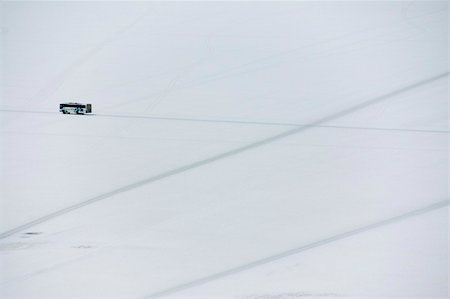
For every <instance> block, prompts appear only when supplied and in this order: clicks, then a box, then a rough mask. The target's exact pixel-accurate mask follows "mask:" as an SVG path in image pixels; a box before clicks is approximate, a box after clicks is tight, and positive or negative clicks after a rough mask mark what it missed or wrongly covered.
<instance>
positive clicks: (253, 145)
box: [0, 72, 449, 239]
mask: <svg viewBox="0 0 450 299" xmlns="http://www.w3.org/2000/svg"><path fill="white" fill-rule="evenodd" d="M448 74H449V73H448V72H446V73H443V74H439V75H437V76H434V77H432V78H428V79H426V80H423V81H420V82H416V83H414V84H411V85H408V86H406V87H403V88H400V89H397V90H395V91H392V92H389V93H387V94H384V95H381V96H378V97H375V98H373V99H371V100H368V101H364V102H362V103H360V104H357V105H354V106H351V107H349V108H347V109H344V110H341V111H338V112H336V113H333V114H330V115H328V116H325V117H323V118H320V119H318V120H316V121H313V122H311V123H309V124H307V125H305V126H302V127H295V128H293V129H290V130H287V131H285V132H283V133H280V134H277V135H274V136H271V137H268V138H264V139H262V140H259V141H256V142H253V143H250V144H247V145H244V146H242V147H238V148H235V149H233V150H230V151H227V152H224V153H221V154H218V155H215V156H212V157H209V158H206V159H204V160H200V161H196V162H193V163H190V164H187V165H184V166H181V167H178V168H175V169H172V170H169V171H166V172H163V173H161V174H159V175H156V176H152V177H149V178H146V179H143V180H140V181H138V182H135V183H132V184H129V185H126V186H123V187H120V188H117V189H114V190H112V191H109V192H106V193H103V194H100V195H98V196H94V197H92V198H90V199H88V200H85V201H82V202H80V203H77V204H74V205H72V206H69V207H66V208H64V209H61V210H58V211H55V212H53V213H50V214H48V215H45V216H42V217H40V218H37V219H35V220H33V221H30V222H28V223H25V224H23V225H20V226H18V227H16V228H13V229H11V230H8V231H5V232H3V233H1V234H0V239H3V238H6V237H8V236H11V235H13V234H15V233H17V232H20V231H22V230H25V229H28V228H30V227H33V226H35V225H38V224H41V223H44V222H47V221H49V220H51V219H53V218H56V217H59V216H62V215H64V214H67V213H70V212H72V211H74V210H77V209H80V208H82V207H85V206H87V205H90V204H93V203H96V202H98V201H101V200H103V199H106V198H109V197H112V196H114V195H117V194H120V193H124V192H127V191H130V190H133V189H136V188H139V187H141V186H144V185H146V184H149V183H153V182H155V181H159V180H162V179H165V178H167V177H171V176H174V175H177V174H180V173H184V172H186V171H189V170H192V169H196V168H198V167H201V166H204V165H208V164H211V163H214V162H216V161H219V160H222V159H225V158H229V157H232V156H235V155H238V154H241V153H243V152H246V151H249V150H253V149H256V148H259V147H261V146H264V145H266V144H270V143H272V142H274V141H277V140H280V139H283V138H286V137H288V136H292V135H294V134H297V133H300V132H302V131H306V130H308V129H311V128H314V127H316V126H318V125H322V124H324V123H326V122H329V121H332V120H335V119H339V118H341V117H343V116H346V115H348V114H351V113H353V112H355V111H359V110H361V109H364V108H367V107H370V106H372V105H375V104H378V103H380V102H384V101H386V100H388V99H391V98H392V97H395V96H397V95H399V94H402V93H405V92H407V91H410V90H413V89H416V88H418V87H421V86H423V85H426V84H428V83H431V82H433V81H436V80H439V79H442V78H445V77H447V76H448Z"/></svg>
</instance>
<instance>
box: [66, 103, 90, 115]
mask: <svg viewBox="0 0 450 299" xmlns="http://www.w3.org/2000/svg"><path fill="white" fill-rule="evenodd" d="M59 111H60V112H62V113H63V114H86V113H92V105H91V104H80V103H62V104H59Z"/></svg>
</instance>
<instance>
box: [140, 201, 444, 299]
mask: <svg viewBox="0 0 450 299" xmlns="http://www.w3.org/2000/svg"><path fill="white" fill-rule="evenodd" d="M449 203H450V201H449V200H448V199H447V200H444V201H440V202H437V203H434V204H432V205H429V206H426V207H423V208H420V209H417V210H414V211H410V212H407V213H404V214H402V215H398V216H395V217H392V218H388V219H385V220H381V221H378V222H376V223H372V224H369V225H366V226H363V227H360V228H357V229H354V230H350V231H347V232H343V233H340V234H337V235H334V236H331V237H328V238H325V239H322V240H319V241H316V242H313V243H310V244H307V245H303V246H300V247H297V248H293V249H290V250H287V251H284V252H281V253H278V254H275V255H272V256H268V257H265V258H262V259H259V260H256V261H253V262H250V263H248V264H245V265H241V266H238V267H235V268H231V269H228V270H225V271H222V272H218V273H215V274H212V275H208V276H205V277H202V278H198V279H196V280H192V281H189V282H186V283H183V284H180V285H178V286H174V287H171V288H167V289H165V290H161V291H158V292H155V293H153V294H150V295H147V296H145V297H142V298H141V299H153V298H160V297H164V296H167V295H172V294H174V293H178V292H181V291H184V290H187V289H191V288H194V287H198V286H200V285H204V284H207V283H209V282H212V281H215V280H218V279H221V278H224V277H226V276H230V275H234V274H238V273H240V272H243V271H246V270H249V269H252V268H255V267H259V266H262V265H265V264H268V263H271V262H273V261H276V260H279V259H283V258H285V257H288V256H291V255H295V254H298V253H301V252H303V251H307V250H310V249H314V248H316V247H320V246H324V245H328V244H330V243H333V242H337V241H340V240H343V239H346V238H349V237H353V236H355V235H358V234H361V233H365V232H367V231H371V230H374V229H377V228H380V227H383V226H386V225H390V224H394V223H397V222H400V221H403V220H406V219H409V218H411V217H415V216H419V215H422V214H425V213H428V212H432V211H435V210H438V209H441V208H446V207H447V206H448V205H449Z"/></svg>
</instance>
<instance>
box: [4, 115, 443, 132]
mask: <svg viewBox="0 0 450 299" xmlns="http://www.w3.org/2000/svg"><path fill="white" fill-rule="evenodd" d="M0 112H12V113H42V114H59V113H58V112H50V111H33V110H12V109H0ZM88 116H96V117H105V118H108V117H111V118H125V119H127V118H135V119H149V120H167V121H187V122H204V123H225V124H242V125H263V126H282V127H305V126H310V127H314V128H330V129H348V130H371V131H399V132H417V133H437V134H448V133H450V131H447V130H427V129H407V128H383V127H354V126H334V125H316V126H312V125H308V124H299V123H284V122H264V121H246V120H229V119H213V118H210V119H204V118H203V119H202V118H187V117H165V116H151V115H127V114H91V115H88ZM75 117H81V116H79V115H78V116H75ZM8 133H11V132H8ZM70 135H71V136H88V137H95V136H97V135H74V134H70ZM100 137H104V136H100ZM108 137H115V136H108Z"/></svg>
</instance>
